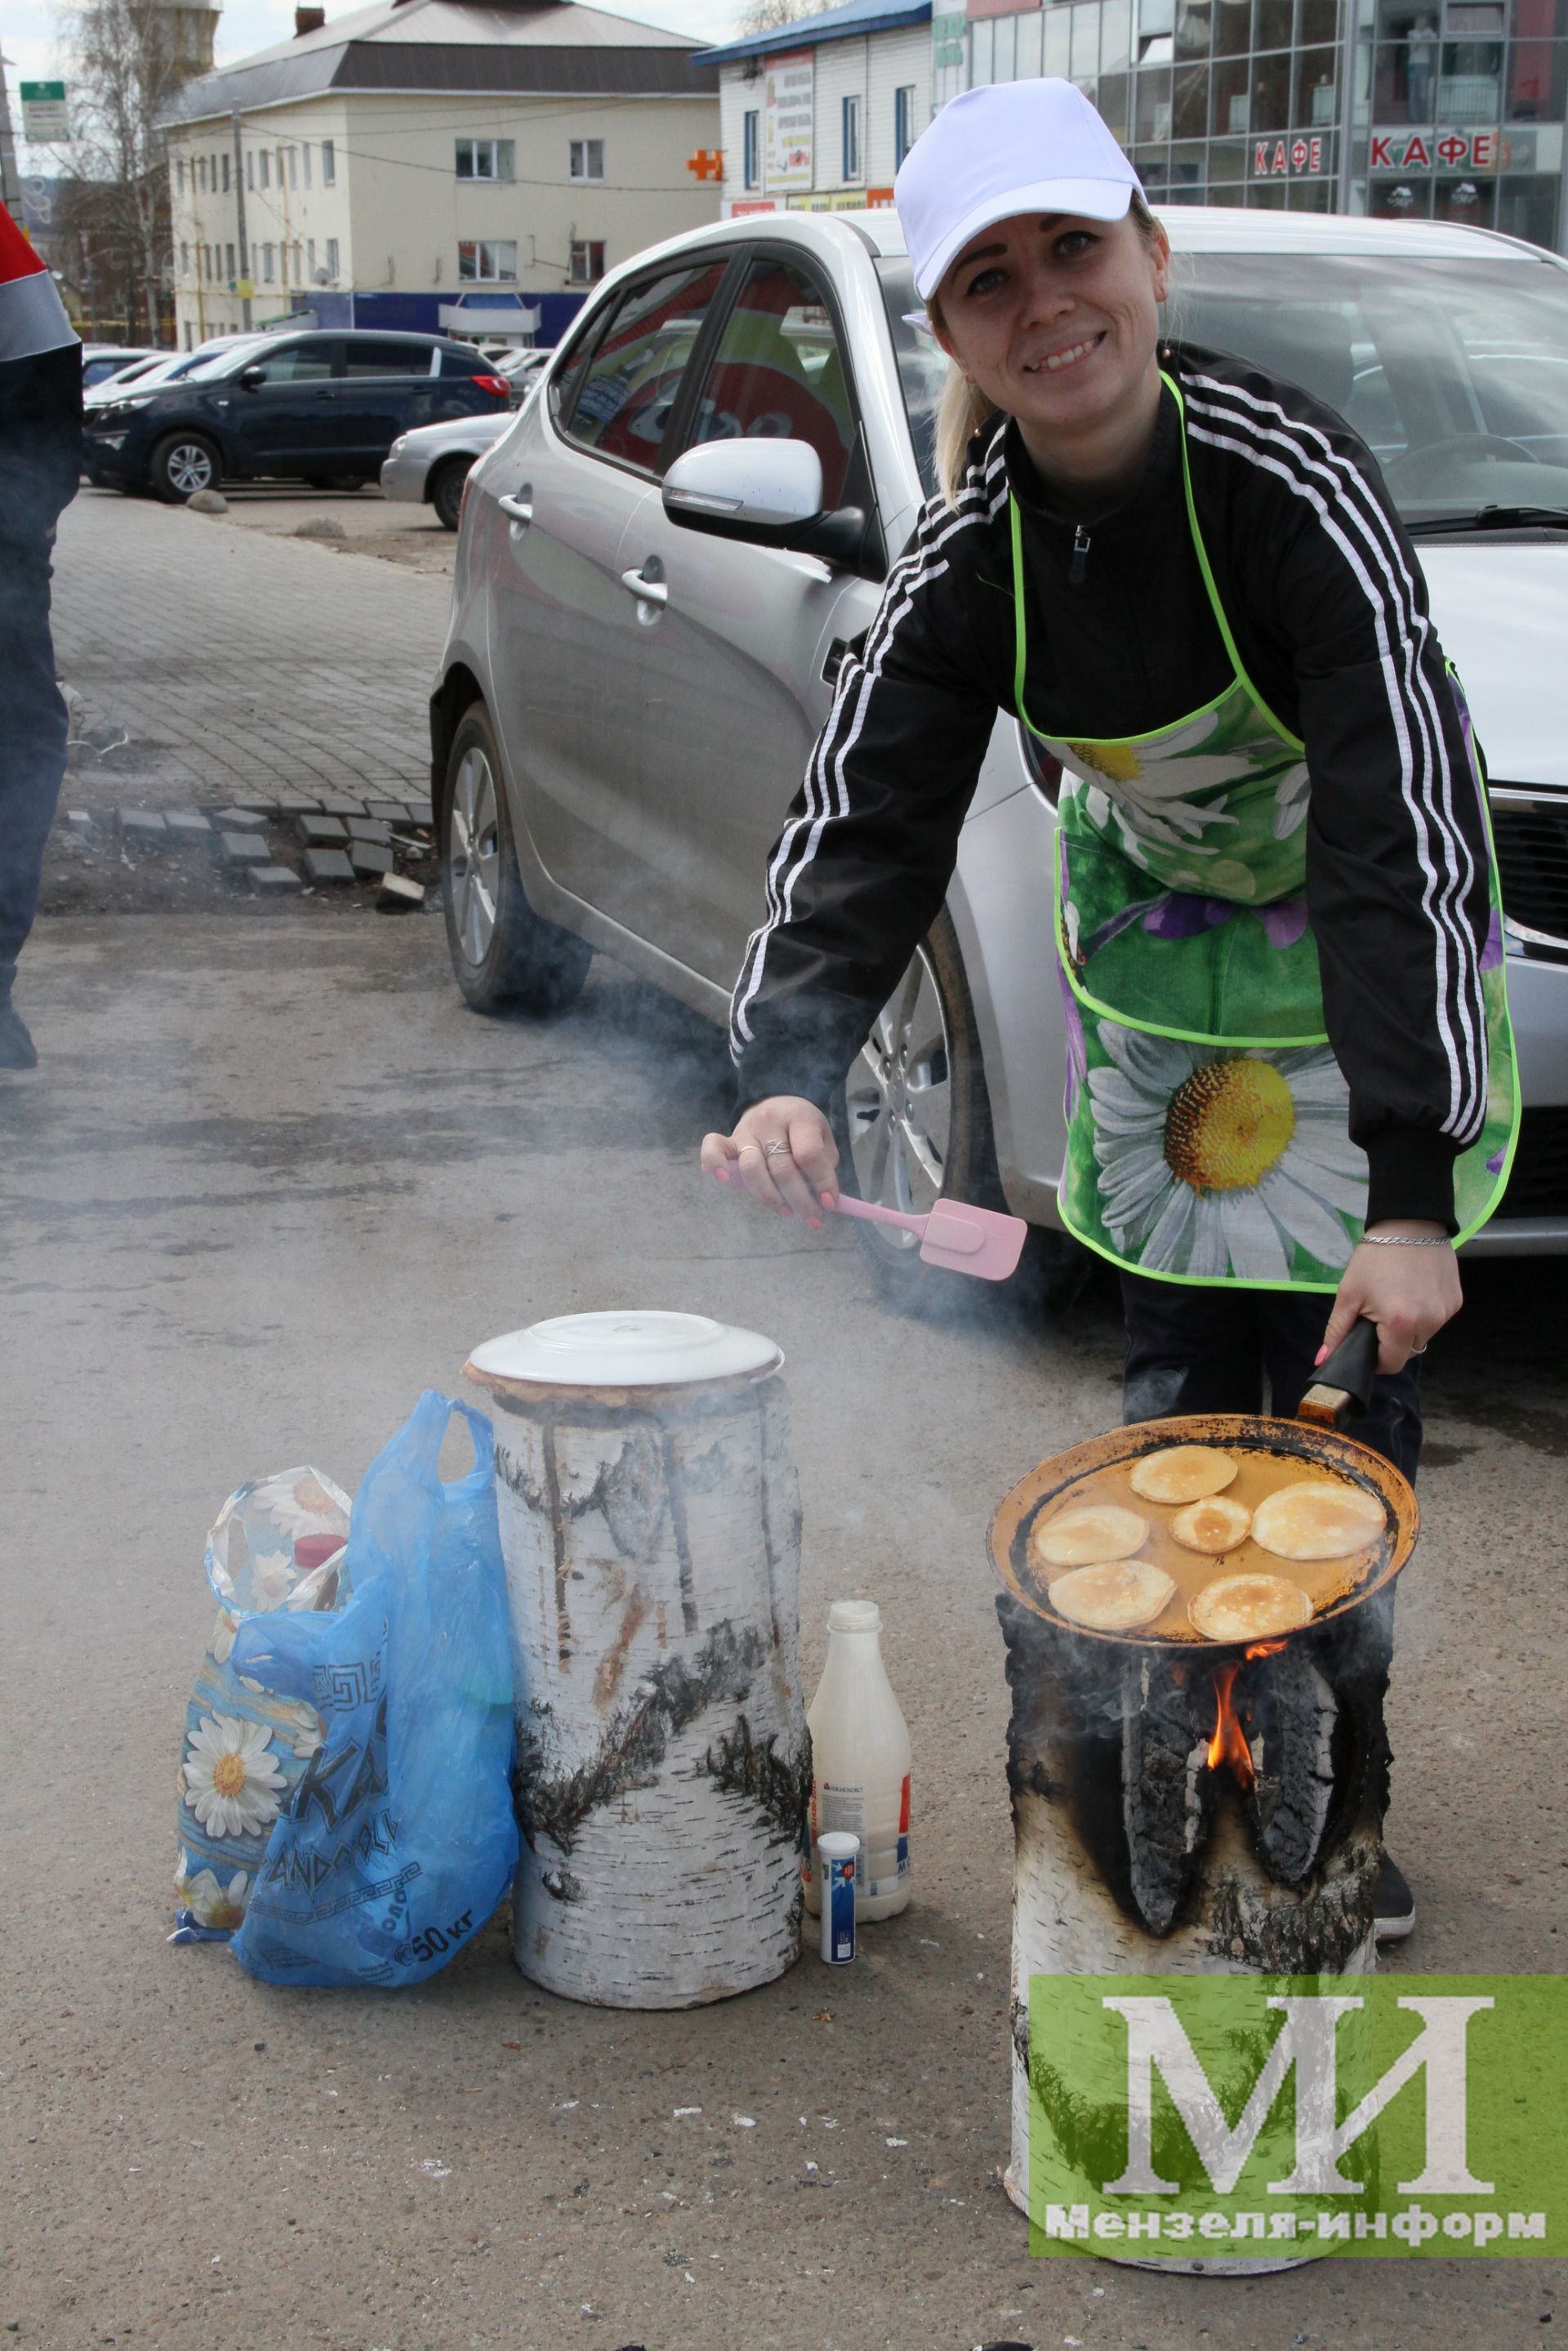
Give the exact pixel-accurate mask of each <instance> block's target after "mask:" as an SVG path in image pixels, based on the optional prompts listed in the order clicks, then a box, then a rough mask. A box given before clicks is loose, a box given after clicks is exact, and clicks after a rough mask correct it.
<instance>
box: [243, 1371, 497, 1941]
mask: <svg viewBox="0 0 1568 2351" xmlns="http://www.w3.org/2000/svg"><path fill="white" fill-rule="evenodd" d="M455 1412H456V1413H460V1414H461V1415H462V1416H463V1418H464V1419H465V1421H466V1423H467V1424H468V1427H469V1429H470V1431H471V1433H472V1436H473V1439H474V1456H475V1466H474V1468H473V1469H472V1470H471V1471H470V1472H469V1474H468V1475H467V1476H466V1477H465V1478H459V1479H455V1480H454V1481H453V1482H452V1483H451V1484H450V1485H446V1484H444V1483H443V1482H442V1479H441V1475H440V1471H439V1468H438V1467H437V1463H438V1460H439V1458H440V1453H441V1445H442V1439H443V1438H444V1436H445V1434H446V1429H447V1425H448V1423H449V1421H450V1418H451V1416H452V1415H453V1414H454V1413H455ZM347 1568H348V1574H347V1582H348V1585H349V1589H350V1593H351V1595H352V1596H351V1597H350V1600H349V1602H348V1604H347V1605H346V1606H345V1607H343V1608H342V1609H340V1610H339V1611H338V1612H337V1613H336V1614H332V1615H327V1616H321V1615H287V1614H272V1615H267V1616H263V1617H256V1618H253V1619H251V1620H249V1621H248V1622H246V1623H245V1624H242V1625H241V1626H240V1628H239V1630H238V1632H237V1633H236V1634H235V1646H234V1662H235V1667H236V1669H237V1670H238V1671H240V1672H242V1673H245V1674H248V1675H253V1676H254V1677H256V1679H257V1680H258V1681H262V1682H265V1683H266V1685H267V1687H268V1688H269V1689H272V1690H277V1691H279V1692H281V1693H282V1694H283V1695H285V1696H286V1697H296V1698H305V1699H308V1701H309V1702H310V1704H311V1705H313V1706H314V1707H315V1708H317V1710H318V1711H319V1714H320V1716H321V1719H322V1721H323V1723H324V1724H325V1727H326V1737H325V1740H324V1741H323V1743H322V1745H321V1746H320V1747H319V1749H318V1750H317V1751H316V1753H315V1754H314V1755H313V1756H312V1757H311V1758H310V1759H309V1761H308V1765H307V1768H306V1770H305V1771H304V1773H303V1774H302V1775H301V1777H300V1779H299V1781H298V1784H297V1785H296V1786H295V1788H294V1790H293V1792H292V1793H291V1795H290V1797H289V1800H288V1804H287V1811H286V1812H285V1813H283V1814H282V1816H281V1817H280V1818H279V1820H278V1821H277V1825H276V1827H275V1828H274V1829H273V1832H272V1835H271V1837H270V1839H269V1840H268V1843H267V1852H266V1855H265V1857H264V1859H263V1861H262V1864H261V1867H260V1869H259V1870H258V1872H257V1874H256V1882H255V1885H254V1886H253V1887H252V1889H251V1895H250V1901H249V1905H248V1907H247V1908H246V1914H245V1918H244V1921H243V1923H242V1925H241V1926H240V1928H239V1929H238V1931H237V1932H236V1933H235V1937H234V1940H233V1943H232V1945H231V1947H230V1948H231V1949H233V1951H234V1954H235V1958H236V1959H238V1960H239V1962H240V1964H241V1966H242V1967H244V1968H246V1970H248V1971H249V1972H250V1973H251V1974H252V1975H255V1976H260V1977H262V1978H263V1979H264V1980H266V1981H267V1982H268V1983H279V1984H330V1985H353V1984H382V1985H387V1986H392V1987H395V1986H398V1985H402V1984H413V1983H419V1982H422V1981H423V1979H424V1978H425V1977H426V1976H429V1975H434V1972H435V1970H437V1969H438V1968H439V1967H441V1966H443V1965H444V1963H445V1961H446V1960H447V1959H450V1958H451V1957H452V1955H453V1953H454V1952H455V1951H457V1950H460V1949H462V1947H463V1945H464V1944H465V1943H466V1942H467V1941H468V1940H469V1938H471V1937H472V1936H474V1935H476V1934H477V1932H478V1931H479V1928H481V1927H483V1926H484V1924H485V1922H486V1919H487V1918H488V1917H490V1915H491V1913H492V1912H493V1911H494V1909H495V1907H496V1906H497V1903H498V1902H499V1901H500V1900H501V1897H502V1896H503V1895H505V1894H506V1893H507V1889H508V1887H509V1886H510V1885H511V1882H512V1874H513V1871H514V1870H515V1868H516V1866H517V1823H516V1821H515V1819H514V1817H513V1813H512V1794H511V1767H512V1749H513V1743H514V1739H515V1722H514V1715H513V1707H512V1666H511V1648H510V1640H509V1635H508V1631H507V1596H506V1577H505V1573H504V1571H503V1568H502V1565H501V1546H500V1538H499V1535H498V1533H497V1524H496V1479H495V1466H494V1443H493V1438H492V1435H491V1429H490V1424H489V1422H488V1421H487V1420H486V1418H485V1416H484V1415H483V1414H482V1413H478V1412H475V1411H473V1410H472V1409H471V1408H470V1407H469V1406H468V1405H464V1404H458V1403H456V1402H455V1400H454V1399H452V1398H451V1397H449V1396H444V1395H437V1394H435V1392H434V1390H428V1391H427V1392H426V1393H425V1394H424V1395H423V1396H421V1398H420V1400H419V1403H418V1404H417V1405H415V1407H414V1410H413V1414H412V1416H411V1417H410V1419H409V1421H408V1424H407V1426H405V1427H404V1428H402V1430H401V1431H400V1432H399V1434H398V1435H397V1436H396V1437H394V1438H393V1439H392V1443H391V1444H390V1445H389V1446H388V1447H386V1449H385V1451H384V1452H382V1454H380V1455H379V1456H378V1458H376V1459H375V1460H374V1461H373V1462H372V1463H371V1467H370V1468H369V1469H368V1470H367V1471H366V1473H365V1479H364V1483H363V1484H362V1485H361V1488H360V1490H359V1492H358V1494H357V1495H356V1496H355V1498H354V1506H353V1511H352V1515H351V1517H350V1522H349V1549H348V1559H347Z"/></svg>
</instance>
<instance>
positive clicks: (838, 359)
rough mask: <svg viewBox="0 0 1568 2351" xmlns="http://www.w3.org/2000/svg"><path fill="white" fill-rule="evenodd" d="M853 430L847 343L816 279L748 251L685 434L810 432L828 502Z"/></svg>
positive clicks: (780, 436)
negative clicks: (746, 266)
mask: <svg viewBox="0 0 1568 2351" xmlns="http://www.w3.org/2000/svg"><path fill="white" fill-rule="evenodd" d="M854 437H855V423H854V408H853V404H852V401H851V399H850V389H849V381H848V374H847V371H846V369H845V366H844V359H843V353H842V351H841V349H840V347H839V338H838V332H837V329H835V327H834V325H833V321H832V318H831V314H830V312H829V310H828V308H827V306H826V304H825V302H824V301H823V299H822V296H821V288H820V287H817V286H816V285H815V283H814V282H813V281H812V279H811V278H810V277H808V276H807V275H806V273H805V271H804V270H802V269H799V268H797V267H796V266H795V265H794V264H793V263H791V262H788V261H776V260H771V259H767V258H759V259H758V260H756V261H754V262H753V263H752V265H751V266H750V268H749V269H748V270H747V274H746V278H745V282H744V283H743V285H742V287H741V289H740V292H739V294H738V296H737V298H736V302H735V307H734V308H733V309H732V310H731V311H730V314H729V316H728V318H727V319H726V320H725V323H724V331H723V333H722V334H721V335H720V337H719V340H718V345H717V348H716V350H715V352H714V356H713V360H712V364H711V365H710V367H709V369H708V371H707V375H706V379H705V380H704V382H703V387H702V392H701V394H700V395H699V398H698V400H697V403H696V408H695V413H694V416H693V420H692V426H691V431H690V434H689V435H688V439H689V440H690V441H692V442H696V441H740V440H771V441H810V444H811V445H812V447H813V448H814V449H815V450H816V452H817V455H818V456H819V457H820V458H821V461H822V498H823V503H824V505H825V506H827V507H836V506H840V505H841V504H842V501H843V489H844V480H845V476H846V475H847V474H848V472H849V466H850V453H851V451H852V447H853V445H854Z"/></svg>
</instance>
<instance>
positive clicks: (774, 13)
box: [737, 0, 822, 34]
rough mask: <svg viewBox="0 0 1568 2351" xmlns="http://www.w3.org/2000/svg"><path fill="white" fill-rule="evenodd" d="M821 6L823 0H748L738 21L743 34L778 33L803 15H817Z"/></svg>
mask: <svg viewBox="0 0 1568 2351" xmlns="http://www.w3.org/2000/svg"><path fill="white" fill-rule="evenodd" d="M821 6H822V0H747V5H746V6H745V7H744V8H742V10H741V12H740V15H739V17H738V19H737V23H738V26H739V30H740V31H741V33H742V34H747V33H776V32H778V31H779V29H780V28H781V27H782V26H785V25H793V24H796V23H798V21H799V20H800V17H802V16H817V15H818V14H819V13H820V12H821Z"/></svg>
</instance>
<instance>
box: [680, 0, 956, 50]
mask: <svg viewBox="0 0 1568 2351" xmlns="http://www.w3.org/2000/svg"><path fill="white" fill-rule="evenodd" d="M930 21H931V0H845V5H843V6H842V7H841V8H824V9H822V10H821V12H820V13H819V14H818V15H817V16H800V17H797V18H796V20H795V22H794V24H792V25H779V26H775V27H774V29H773V30H772V31H771V32H769V33H752V34H750V35H748V36H747V38H746V39H745V40H744V41H727V42H726V43H725V44H724V47H722V48H717V49H704V50H703V52H702V54H701V56H700V57H698V58H697V60H696V62H697V63H698V65H702V66H727V65H732V64H734V63H735V62H736V61H737V59H739V58H741V57H769V56H772V57H777V56H779V55H781V54H782V53H783V52H785V51H787V50H789V49H815V48H820V47H821V45H822V43H823V42H824V41H847V40H850V39H858V38H860V37H861V36H862V35H863V34H866V33H888V32H901V31H903V30H904V28H905V27H906V26H911V25H928V24H929V23H930Z"/></svg>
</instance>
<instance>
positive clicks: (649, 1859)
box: [490, 1377, 811, 2009]
mask: <svg viewBox="0 0 1568 2351" xmlns="http://www.w3.org/2000/svg"><path fill="white" fill-rule="evenodd" d="M490 1384H491V1385H492V1388H493V1401H494V1403H495V1405H496V1406H497V1411H496V1416H495V1417H496V1466H497V1479H498V1494H499V1503H500V1522H501V1546H502V1550H503V1552H504V1554H505V1558H506V1563H507V1582H508V1584H509V1588H510V1594H511V1606H512V1625H513V1641H514V1650H515V1662H516V1666H517V1690H518V1723H517V1733H518V1751H517V1771H516V1779H515V1787H516V1794H517V1810H518V1817H519V1820H520V1823H521V1825H522V1829H523V1839H524V1842H523V1853H522V1858H521V1861H520V1863H519V1865H518V1870H517V1885H516V1889H515V1896H514V1925H513V1948H514V1951H515V1953H516V1957H517V1965H518V1967H519V1968H520V1969H521V1970H522V1971H523V1973H524V1974H525V1975H527V1976H529V1977H531V1978H532V1979H533V1980H534V1981H535V1982H537V1983H540V1984H543V1985H545V1986H547V1987H548V1989H549V1990H550V1991H557V1992H562V1993H565V1994H566V1995H567V1996H568V1997H569V1998H570V1999H573V2000H582V2001H596V2002H599V2003H601V2005H603V2006H606V2007H612V2008H649V2009H653V2008H689V2007H695V2006H697V2005H699V2004H701V2003H702V2002H704V2001H715V2000H724V1999H727V1998H728V1997H729V1996H730V1995H732V1994H733V1993H736V1992H741V1991H750V1990H751V1989H753V1987H754V1986H756V1985H758V1984H761V1983H766V1982H768V1980H770V1979H771V1978H773V1977H775V1976H777V1975H779V1974H781V1973H782V1972H783V1970H785V1969H786V1968H788V1967H789V1966H790V1965H791V1964H792V1962H793V1961H794V1960H795V1959H797V1958H798V1957H799V1955H800V1835H801V1824H802V1822H803V1819H804V1816H805V1811H806V1804H807V1800H808V1798H809V1796H810V1777H811V1773H810V1742H809V1739H808V1734H807V1730H806V1719H805V1708H804V1705H803V1702H802V1698H801V1692H800V1503H799V1499H798V1494H797V1489H796V1483H795V1472H794V1465H793V1461H792V1458H791V1455H790V1449H789V1409H788V1402H787V1398H786V1394H785V1389H784V1384H783V1382H782V1381H781V1380H779V1379H778V1378H777V1377H770V1378H766V1379H762V1380H752V1379H737V1380H718V1381H712V1382H706V1383H703V1384H698V1385H694V1386H689V1387H672V1388H670V1389H668V1390H665V1391H664V1392H663V1393H661V1394H660V1395H657V1396H656V1397H653V1396H652V1395H651V1393H650V1392H648V1391H644V1392H643V1395H642V1396H641V1398H636V1397H632V1396H631V1395H625V1394H622V1395H613V1394H612V1393H611V1392H607V1391H599V1392H595V1391H594V1390H591V1389H587V1388H575V1389H568V1388H562V1389H559V1390H558V1391H556V1392H555V1393H554V1394H553V1395H546V1394H542V1393H538V1392H536V1393H535V1394H533V1395H531V1396H530V1395H527V1394H525V1393H524V1392H522V1391H515V1392H513V1393H510V1394H508V1393H507V1391H506V1389H505V1388H504V1387H503V1386H502V1385H501V1384H498V1383H494V1382H492V1383H490Z"/></svg>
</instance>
